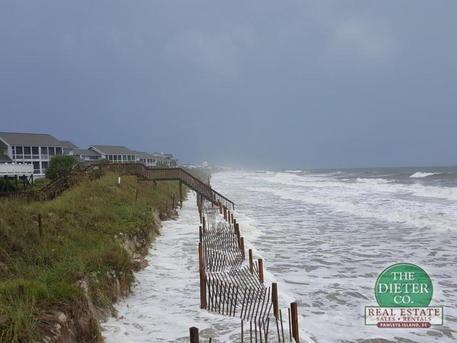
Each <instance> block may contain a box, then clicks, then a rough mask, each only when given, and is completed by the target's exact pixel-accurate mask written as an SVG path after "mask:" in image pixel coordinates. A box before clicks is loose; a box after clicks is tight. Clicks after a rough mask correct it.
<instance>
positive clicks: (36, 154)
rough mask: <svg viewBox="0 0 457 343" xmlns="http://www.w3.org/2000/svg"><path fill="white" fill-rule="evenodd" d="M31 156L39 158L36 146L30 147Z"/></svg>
mask: <svg viewBox="0 0 457 343" xmlns="http://www.w3.org/2000/svg"><path fill="white" fill-rule="evenodd" d="M32 158H33V159H39V158H40V149H39V148H38V147H37V146H33V147H32Z"/></svg>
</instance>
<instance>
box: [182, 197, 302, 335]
mask: <svg viewBox="0 0 457 343" xmlns="http://www.w3.org/2000/svg"><path fill="white" fill-rule="evenodd" d="M197 205H198V210H199V214H200V223H201V225H200V227H199V244H198V257H199V273H200V307H201V308H202V309H206V310H208V311H210V312H214V313H217V314H220V315H225V316H231V317H236V318H239V319H240V324H241V328H240V342H256V343H257V342H260V343H262V342H265V343H267V342H269V341H270V342H286V341H288V342H292V341H294V342H297V343H298V342H300V338H299V328H298V308H297V303H296V302H293V303H291V304H290V307H289V308H287V309H286V310H284V311H283V310H282V309H280V307H279V297H278V285H277V283H272V284H271V285H266V284H265V279H264V267H263V260H262V259H257V260H254V257H253V252H252V250H251V249H249V250H248V254H247V257H246V250H245V246H244V238H243V237H242V236H241V232H240V227H239V224H238V223H237V221H236V219H235V218H234V216H233V212H231V210H230V209H229V208H227V207H226V206H224V205H222V204H221V203H219V204H217V205H216V206H215V205H214V203H213V204H210V203H209V202H207V201H205V200H203V198H202V197H197ZM283 312H284V315H283ZM189 334H190V342H191V343H195V342H200V341H201V340H200V338H199V334H198V328H195V327H193V328H190V331H189ZM209 342H211V339H210V340H209Z"/></svg>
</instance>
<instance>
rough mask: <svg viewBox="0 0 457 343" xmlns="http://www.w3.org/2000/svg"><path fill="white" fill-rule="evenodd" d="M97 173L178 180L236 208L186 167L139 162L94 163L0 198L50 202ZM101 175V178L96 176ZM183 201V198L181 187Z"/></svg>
mask: <svg viewBox="0 0 457 343" xmlns="http://www.w3.org/2000/svg"><path fill="white" fill-rule="evenodd" d="M98 171H101V172H103V171H112V172H115V173H117V174H119V175H135V176H137V177H138V178H139V179H141V180H149V181H178V182H179V183H180V186H182V184H184V185H186V186H187V187H189V188H190V189H192V190H193V191H195V192H196V193H197V194H198V195H199V197H200V198H203V199H206V200H207V201H208V202H210V203H213V204H216V205H221V206H223V207H224V208H227V209H232V210H233V209H234V208H235V204H234V203H233V202H232V201H231V200H229V199H227V198H226V197H224V196H223V195H222V194H220V193H219V192H217V191H216V190H214V189H213V188H211V186H210V185H208V184H206V183H205V182H203V181H202V180H200V179H199V178H197V177H195V176H194V175H192V174H191V173H190V172H189V171H187V170H186V169H184V168H179V167H178V168H153V167H146V166H144V165H143V164H140V163H116V164H114V163H113V164H94V165H89V166H85V167H81V166H77V167H76V168H74V169H73V170H72V171H71V172H70V173H68V174H65V175H62V176H60V177H59V178H57V179H56V180H54V181H52V182H51V183H49V184H47V185H45V186H43V187H42V188H41V189H39V190H34V191H18V192H3V193H0V196H4V197H9V198H22V199H26V200H38V201H40V200H50V199H54V198H55V197H57V196H58V195H60V194H61V193H62V192H64V191H66V190H67V189H69V188H70V187H72V186H73V185H75V184H77V183H78V182H79V181H81V180H82V179H84V178H94V177H99V176H100V175H101V174H100V173H98ZM97 175H98V176H97ZM180 190H181V199H182V187H180Z"/></svg>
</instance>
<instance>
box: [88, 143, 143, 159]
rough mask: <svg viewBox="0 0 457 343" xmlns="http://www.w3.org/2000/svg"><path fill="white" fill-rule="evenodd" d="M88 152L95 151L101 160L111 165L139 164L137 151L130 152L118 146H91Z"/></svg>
mask: <svg viewBox="0 0 457 343" xmlns="http://www.w3.org/2000/svg"><path fill="white" fill-rule="evenodd" d="M89 150H92V151H95V152H96V153H98V154H99V155H100V158H101V159H106V160H108V161H111V162H112V163H129V162H139V161H140V156H139V153H138V152H137V151H133V150H130V149H129V148H126V147H124V146H120V145H92V146H91V147H90V148H89Z"/></svg>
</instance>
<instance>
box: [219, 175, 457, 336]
mask: <svg viewBox="0 0 457 343" xmlns="http://www.w3.org/2000/svg"><path fill="white" fill-rule="evenodd" d="M212 184H213V185H214V187H215V188H216V189H217V190H218V191H220V192H221V193H222V194H225V195H227V196H228V197H229V198H231V199H232V200H233V201H235V202H236V204H237V207H238V209H239V210H238V212H237V217H238V218H239V222H240V223H241V224H240V226H241V230H242V231H243V232H244V233H245V236H246V237H247V239H248V241H249V242H250V244H251V245H252V246H254V247H255V248H256V250H257V253H258V254H259V255H262V256H263V257H264V259H265V263H266V268H267V269H268V271H269V272H270V273H272V274H273V275H274V276H275V278H276V279H277V280H278V282H279V287H280V289H282V290H283V291H284V292H285V293H286V294H287V295H288V296H292V297H294V298H296V299H297V301H298V302H299V304H300V315H301V322H300V325H301V328H302V331H303V335H302V336H305V337H307V338H308V340H309V341H311V342H354V341H362V342H363V341H364V340H367V342H369V340H368V339H373V338H383V339H386V340H388V341H392V342H424V343H428V342H456V341H457V168H396V169H354V170H317V171H299V170H290V171H281V172H268V171H258V172H245V171H231V172H222V173H217V174H215V175H213V178H212ZM398 262H410V263H415V264H418V265H420V266H421V267H422V268H423V269H425V270H426V271H427V272H428V274H429V275H430V276H431V278H432V281H433V285H434V295H433V300H432V303H431V305H434V306H444V316H445V318H444V324H445V325H444V326H436V327H432V328H430V329H412V330H408V329H379V328H377V327H367V326H364V318H363V313H364V307H365V306H369V305H373V306H376V305H377V303H376V300H375V297H374V284H375V281H376V278H377V276H378V274H379V273H381V272H382V270H383V269H384V268H386V267H388V266H389V265H391V264H394V263H398Z"/></svg>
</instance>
